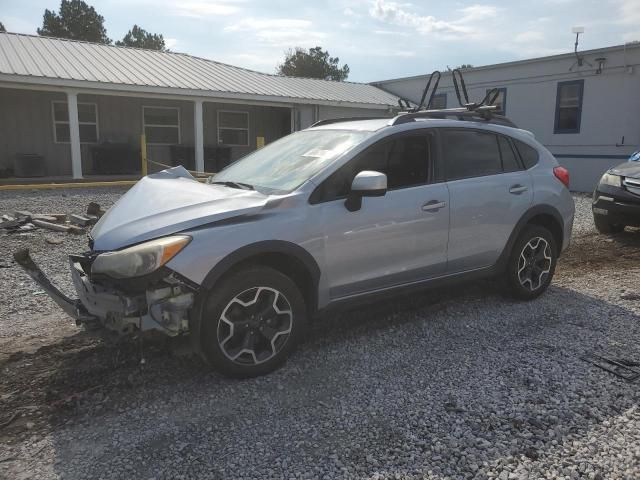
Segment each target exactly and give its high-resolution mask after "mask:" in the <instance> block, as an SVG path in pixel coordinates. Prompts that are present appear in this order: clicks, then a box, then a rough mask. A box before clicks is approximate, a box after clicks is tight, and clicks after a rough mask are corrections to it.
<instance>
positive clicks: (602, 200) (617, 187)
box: [592, 162, 640, 233]
mask: <svg viewBox="0 0 640 480" xmlns="http://www.w3.org/2000/svg"><path fill="white" fill-rule="evenodd" d="M592 208H593V220H594V222H595V224H596V229H597V230H598V231H599V232H600V233H616V232H621V231H622V230H624V227H627V226H640V163H639V162H625V163H622V164H620V165H618V166H617V167H613V168H612V169H610V170H608V171H607V172H606V173H605V174H604V175H602V178H600V182H599V183H598V186H597V187H596V190H595V192H593V205H592Z"/></svg>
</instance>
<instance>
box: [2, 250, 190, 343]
mask: <svg viewBox="0 0 640 480" xmlns="http://www.w3.org/2000/svg"><path fill="white" fill-rule="evenodd" d="M14 259H15V260H16V262H17V263H18V264H19V265H20V266H21V267H22V268H23V269H24V270H25V271H26V272H27V274H29V276H30V277H31V278H32V279H33V280H34V281H35V282H36V283H37V284H38V285H40V287H41V288H42V289H43V290H44V291H45V292H46V293H47V294H48V295H49V296H50V297H51V298H52V300H53V301H54V302H56V303H57V304H58V305H59V306H60V307H61V308H62V309H63V310H64V311H65V312H66V313H67V314H68V315H69V316H71V317H72V318H74V319H75V320H76V323H77V324H78V325H85V326H87V327H89V328H95V327H104V328H106V329H107V330H109V331H111V332H114V333H116V334H118V335H131V334H134V333H137V332H144V331H148V330H157V331H160V332H162V333H164V334H166V335H169V336H176V335H180V334H183V333H186V332H188V330H189V313H190V310H191V308H192V307H193V302H194V298H195V288H194V287H193V286H192V285H188V284H187V283H186V282H185V281H183V280H181V279H179V278H178V277H177V276H176V275H174V274H172V273H170V272H169V273H168V274H167V275H166V276H165V277H163V278H160V279H156V280H155V281H153V282H150V283H149V284H148V285H145V286H144V288H137V289H132V290H131V291H125V290H124V289H119V288H118V287H117V286H116V287H112V286H111V285H109V284H108V283H103V282H97V281H92V280H91V278H90V277H89V275H88V274H87V272H86V271H85V268H86V265H87V262H88V261H89V257H87V256H80V255H71V256H69V266H70V269H71V277H72V279H73V284H74V286H75V289H76V292H77V294H78V299H71V298H69V297H67V296H66V295H65V294H63V293H62V292H61V291H60V290H59V289H58V288H56V287H55V286H54V285H53V284H52V283H51V281H50V280H49V279H48V278H47V276H46V275H45V274H44V273H43V272H42V270H40V268H39V267H38V266H37V265H36V263H35V262H34V261H33V259H32V258H31V256H30V254H29V250H28V249H25V250H20V251H18V252H16V253H15V254H14Z"/></svg>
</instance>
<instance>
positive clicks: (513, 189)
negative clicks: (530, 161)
mask: <svg viewBox="0 0 640 480" xmlns="http://www.w3.org/2000/svg"><path fill="white" fill-rule="evenodd" d="M526 191H527V187H525V186H524V185H511V188H509V193H513V194H514V195H520V194H521V193H523V192H526Z"/></svg>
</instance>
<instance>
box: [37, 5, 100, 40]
mask: <svg viewBox="0 0 640 480" xmlns="http://www.w3.org/2000/svg"><path fill="white" fill-rule="evenodd" d="M38 35H44V36H48V37H57V38H69V39H72V40H85V41H87V42H97V43H104V44H107V45H108V44H110V43H111V39H110V38H109V37H107V31H106V29H105V28H104V17H103V16H102V15H99V14H98V12H96V10H95V9H94V8H93V7H92V6H90V5H87V4H86V3H85V2H83V1H82V0H62V1H61V2H60V11H59V12H58V13H56V12H54V11H51V10H45V11H44V15H43V18H42V28H38Z"/></svg>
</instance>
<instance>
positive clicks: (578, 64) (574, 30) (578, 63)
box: [569, 27, 593, 71]
mask: <svg viewBox="0 0 640 480" xmlns="http://www.w3.org/2000/svg"><path fill="white" fill-rule="evenodd" d="M571 32H572V33H575V34H576V43H575V44H574V47H573V53H575V55H576V61H575V62H573V65H571V68H570V69H569V71H572V70H573V69H574V68H576V67H578V68H580V67H581V66H582V63H583V62H586V63H587V65H589V66H590V67H593V65H591V64H590V63H589V62H588V61H587V60H585V59H584V58H583V57H582V56H581V55H580V54H579V53H578V41H579V40H580V34H581V33H584V27H573V28H572V29H571Z"/></svg>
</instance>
